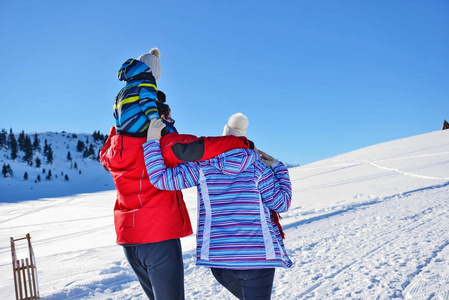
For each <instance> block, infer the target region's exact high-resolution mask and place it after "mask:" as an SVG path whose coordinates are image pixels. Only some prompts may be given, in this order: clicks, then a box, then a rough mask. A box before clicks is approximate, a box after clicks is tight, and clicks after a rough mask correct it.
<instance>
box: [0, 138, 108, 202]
mask: <svg viewBox="0 0 449 300" xmlns="http://www.w3.org/2000/svg"><path fill="white" fill-rule="evenodd" d="M14 136H15V138H16V140H19V139H20V138H19V136H20V134H15V135H14ZM25 136H28V137H29V138H30V139H31V140H32V141H33V140H34V138H35V136H36V138H37V140H38V145H39V148H40V149H38V150H34V151H33V156H32V160H31V165H30V164H28V163H27V162H25V161H24V159H23V157H24V155H25V153H24V151H21V150H20V149H19V150H18V153H17V158H16V159H14V160H13V159H11V149H10V148H11V147H8V146H4V147H0V167H2V166H9V167H10V169H11V170H12V173H13V174H12V176H11V175H10V174H7V175H6V177H5V176H4V174H0V191H1V196H0V202H17V201H23V200H34V199H39V198H44V197H45V198H50V197H51V198H53V197H62V196H69V195H73V194H79V193H93V192H98V191H105V190H111V189H113V188H114V183H113V182H112V179H111V176H110V175H109V174H108V173H107V172H106V171H105V170H104V169H103V167H102V166H101V165H100V163H99V162H98V160H97V159H96V158H95V156H96V155H98V151H99V150H100V148H101V146H102V145H103V143H104V137H102V138H98V137H97V136H95V139H94V136H93V135H92V134H72V133H65V132H62V133H57V132H44V133H36V134H35V133H31V134H25ZM45 144H47V145H48V146H49V147H50V148H51V149H52V150H51V151H52V158H53V161H52V162H48V161H47V157H46V155H45V154H44V149H43V148H44V147H45ZM79 144H81V147H80V146H79ZM78 148H79V149H78ZM88 150H90V151H91V153H89V151H88ZM68 156H69V158H70V159H68ZM36 160H39V161H40V166H39V165H37V163H36ZM25 173H26V176H27V177H28V178H27V179H24V174H25ZM49 175H50V176H49Z"/></svg>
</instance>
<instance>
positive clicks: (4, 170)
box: [2, 164, 14, 178]
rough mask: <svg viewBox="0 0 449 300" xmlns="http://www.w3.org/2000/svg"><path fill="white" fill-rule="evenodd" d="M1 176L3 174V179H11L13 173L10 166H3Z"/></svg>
mask: <svg viewBox="0 0 449 300" xmlns="http://www.w3.org/2000/svg"><path fill="white" fill-rule="evenodd" d="M2 174H3V177H5V178H6V177H8V175H9V176H11V177H12V176H13V175H14V173H13V171H12V169H11V166H10V165H9V164H8V165H5V164H3V168H2Z"/></svg>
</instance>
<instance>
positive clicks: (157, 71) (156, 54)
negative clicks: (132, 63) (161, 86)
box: [137, 48, 161, 81]
mask: <svg viewBox="0 0 449 300" xmlns="http://www.w3.org/2000/svg"><path fill="white" fill-rule="evenodd" d="M160 57H161V52H160V51H159V49H158V48H153V49H151V50H150V52H148V53H145V54H142V55H141V56H139V57H138V58H137V60H139V61H141V62H143V63H144V64H146V65H147V66H148V67H150V70H151V73H153V76H154V79H156V81H157V80H158V79H159V78H160V77H161V62H160V60H159V58H160Z"/></svg>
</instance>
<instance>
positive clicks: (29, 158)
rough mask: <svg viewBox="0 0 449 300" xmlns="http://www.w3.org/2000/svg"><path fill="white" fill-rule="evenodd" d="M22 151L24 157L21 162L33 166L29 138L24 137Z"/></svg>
mask: <svg viewBox="0 0 449 300" xmlns="http://www.w3.org/2000/svg"><path fill="white" fill-rule="evenodd" d="M23 151H24V152H25V155H24V156H23V160H24V161H25V162H26V163H27V164H28V165H30V166H32V165H33V145H31V139H30V137H28V136H26V137H25V141H24V146H23Z"/></svg>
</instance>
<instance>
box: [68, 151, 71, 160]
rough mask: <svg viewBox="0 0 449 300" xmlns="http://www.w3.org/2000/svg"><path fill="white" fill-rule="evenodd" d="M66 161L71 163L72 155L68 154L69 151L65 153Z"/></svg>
mask: <svg viewBox="0 0 449 300" xmlns="http://www.w3.org/2000/svg"><path fill="white" fill-rule="evenodd" d="M67 161H72V155H71V154H70V151H69V152H67Z"/></svg>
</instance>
